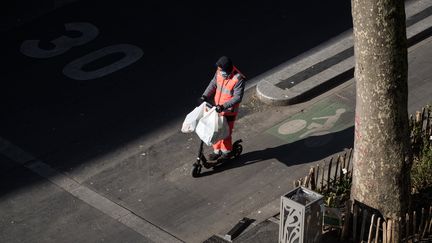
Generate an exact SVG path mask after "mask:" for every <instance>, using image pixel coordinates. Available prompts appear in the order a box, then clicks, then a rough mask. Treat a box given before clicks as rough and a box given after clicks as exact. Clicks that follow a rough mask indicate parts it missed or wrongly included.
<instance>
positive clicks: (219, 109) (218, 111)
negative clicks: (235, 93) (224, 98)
mask: <svg viewBox="0 0 432 243" xmlns="http://www.w3.org/2000/svg"><path fill="white" fill-rule="evenodd" d="M224 109H225V107H224V106H223V105H217V106H216V112H217V113H221V112H222V111H223V110H224Z"/></svg>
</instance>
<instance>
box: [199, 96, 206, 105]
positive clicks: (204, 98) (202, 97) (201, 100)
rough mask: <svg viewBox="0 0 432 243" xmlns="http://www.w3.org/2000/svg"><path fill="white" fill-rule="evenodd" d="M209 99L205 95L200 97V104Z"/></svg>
mask: <svg viewBox="0 0 432 243" xmlns="http://www.w3.org/2000/svg"><path fill="white" fill-rule="evenodd" d="M205 101H207V97H206V96H205V95H203V96H201V97H199V98H198V100H197V102H198V105H201V104H202V103H203V102H205Z"/></svg>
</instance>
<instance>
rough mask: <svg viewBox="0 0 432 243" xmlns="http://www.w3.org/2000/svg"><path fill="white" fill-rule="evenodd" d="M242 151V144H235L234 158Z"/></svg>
mask: <svg viewBox="0 0 432 243" xmlns="http://www.w3.org/2000/svg"><path fill="white" fill-rule="evenodd" d="M242 152H243V146H242V145H241V144H237V146H236V147H235V148H234V158H238V157H239V156H240V154H241V153H242Z"/></svg>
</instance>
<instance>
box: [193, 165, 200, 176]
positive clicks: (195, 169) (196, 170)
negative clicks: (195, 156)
mask: <svg viewBox="0 0 432 243" xmlns="http://www.w3.org/2000/svg"><path fill="white" fill-rule="evenodd" d="M201 169H202V165H198V164H193V169H192V177H193V178H197V177H199V176H200V174H201Z"/></svg>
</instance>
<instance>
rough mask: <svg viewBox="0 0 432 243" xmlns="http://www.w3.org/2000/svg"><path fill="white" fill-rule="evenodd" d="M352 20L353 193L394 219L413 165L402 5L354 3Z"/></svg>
mask: <svg viewBox="0 0 432 243" xmlns="http://www.w3.org/2000/svg"><path fill="white" fill-rule="evenodd" d="M352 16H353V26H354V49H355V74H354V75H355V79H356V89H357V94H356V115H355V139H354V172H353V185H352V189H351V190H352V191H351V195H352V198H353V199H355V200H357V201H360V202H362V203H364V204H366V205H368V206H370V207H373V208H376V209H378V210H380V211H381V212H382V213H383V215H384V216H385V217H388V218H394V219H397V218H398V217H399V216H402V215H403V214H404V213H405V212H406V210H407V209H408V206H409V198H410V197H409V196H410V167H411V162H412V155H411V150H410V142H409V128H408V112H407V100H408V84H407V76H408V64H407V63H408V62H407V40H406V26H405V7H404V1H403V0H352ZM397 237H398V236H397ZM398 241H399V240H398V239H396V242H398Z"/></svg>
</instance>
